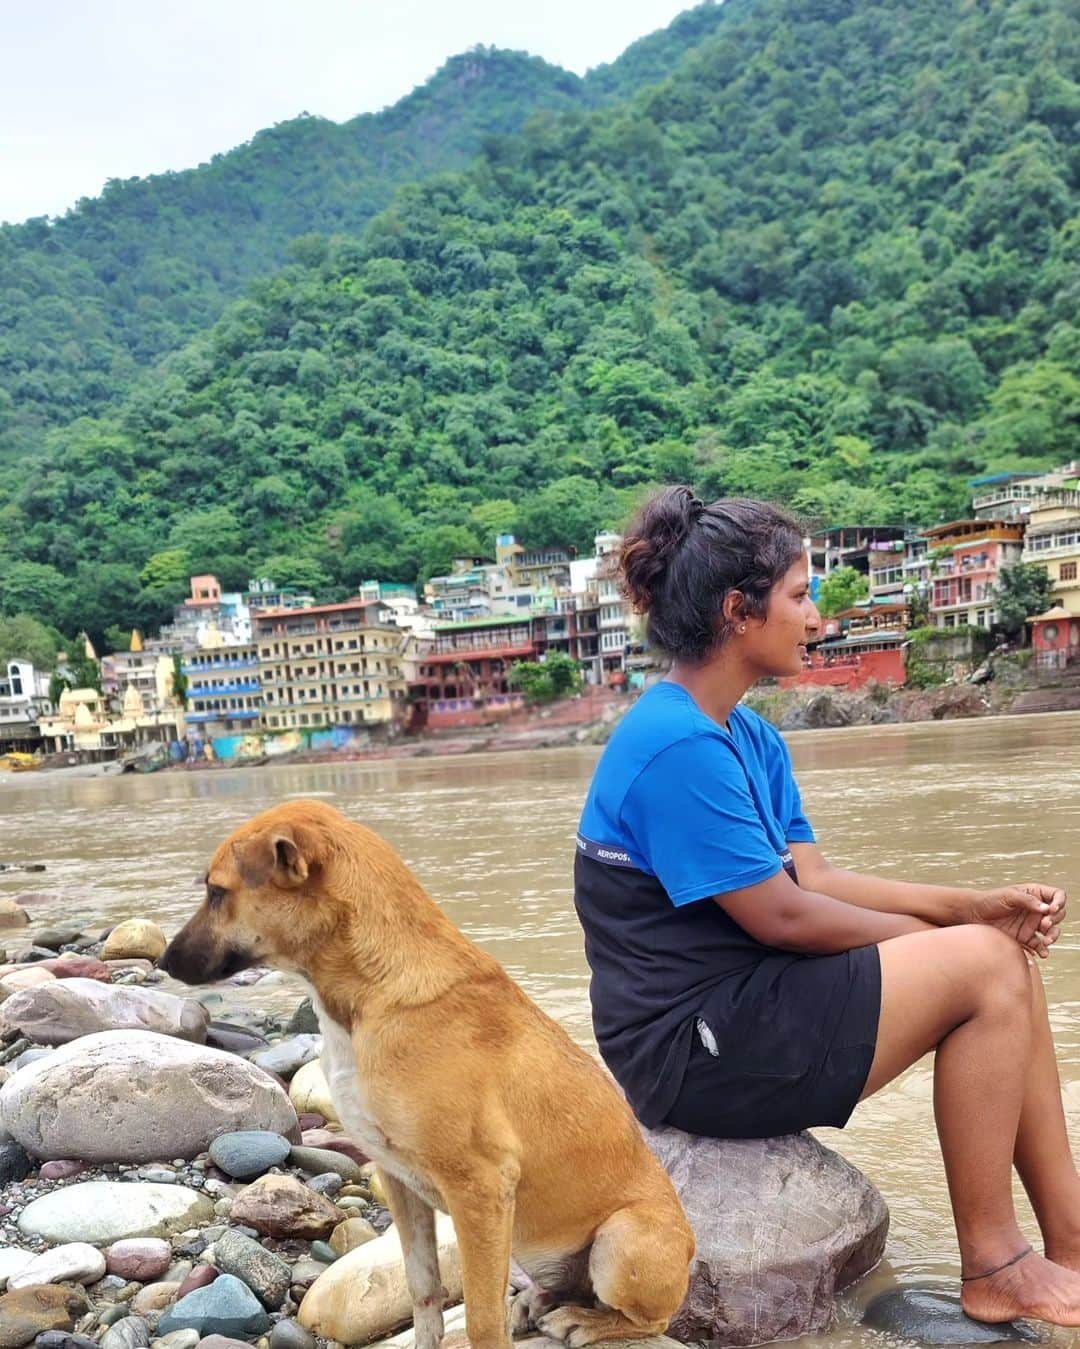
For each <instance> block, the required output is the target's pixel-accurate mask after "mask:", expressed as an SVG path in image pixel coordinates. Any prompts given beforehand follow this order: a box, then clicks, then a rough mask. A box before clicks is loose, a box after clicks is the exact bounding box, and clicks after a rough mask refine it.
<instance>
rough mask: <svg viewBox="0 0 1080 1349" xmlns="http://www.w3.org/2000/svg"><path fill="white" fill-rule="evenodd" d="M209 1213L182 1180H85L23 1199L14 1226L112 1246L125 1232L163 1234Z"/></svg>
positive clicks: (207, 1202)
mask: <svg viewBox="0 0 1080 1349" xmlns="http://www.w3.org/2000/svg"><path fill="white" fill-rule="evenodd" d="M213 1216H214V1204H213V1200H212V1199H210V1197H209V1196H208V1195H205V1194H199V1193H198V1191H196V1190H189V1189H188V1188H187V1187H186V1186H184V1185H156V1184H153V1183H151V1182H148V1181H147V1182H140V1183H131V1184H124V1183H123V1182H122V1181H115V1180H88V1181H86V1182H85V1183H84V1184H81V1185H69V1186H67V1187H66V1188H65V1189H61V1190H52V1191H50V1192H49V1193H48V1194H43V1195H41V1196H40V1198H38V1199H35V1200H33V1201H32V1202H31V1203H29V1204H27V1206H26V1208H24V1209H23V1211H22V1214H21V1215H20V1217H19V1231H20V1232H22V1233H23V1234H24V1235H25V1236H29V1237H42V1238H44V1240H45V1241H56V1242H69V1241H70V1242H82V1241H85V1242H89V1243H90V1244H91V1245H92V1246H111V1245H112V1244H113V1243H114V1242H117V1241H123V1240H125V1239H126V1238H128V1237H165V1236H171V1235H172V1234H173V1233H174V1232H183V1231H186V1230H187V1229H188V1228H189V1227H197V1226H198V1225H199V1224H200V1223H206V1222H209V1221H210V1219H211V1218H212V1217H213Z"/></svg>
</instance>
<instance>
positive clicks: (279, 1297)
mask: <svg viewBox="0 0 1080 1349" xmlns="http://www.w3.org/2000/svg"><path fill="white" fill-rule="evenodd" d="M214 1264H215V1265H216V1266H217V1268H218V1269H219V1270H220V1271H221V1273H222V1274H234V1275H235V1276H236V1277H237V1278H238V1279H240V1280H241V1282H243V1283H245V1284H247V1286H248V1287H249V1288H250V1289H251V1291H252V1292H253V1293H254V1294H255V1296H256V1297H257V1298H258V1299H259V1301H260V1302H261V1303H262V1304H263V1306H264V1307H266V1308H268V1309H269V1310H270V1311H277V1309H278V1308H279V1307H280V1306H281V1304H282V1303H283V1302H284V1301H285V1296H286V1294H287V1293H288V1291H289V1285H290V1284H291V1283H292V1266H291V1265H288V1264H287V1263H286V1262H285V1261H284V1260H282V1258H281V1256H280V1255H275V1254H274V1252H273V1251H268V1250H267V1249H266V1247H265V1246H260V1245H259V1243H258V1242H257V1241H252V1239H251V1237H245V1236H243V1235H242V1234H241V1233H240V1232H231V1231H230V1232H225V1233H224V1234H223V1235H222V1236H220V1237H218V1239H217V1241H215V1242H214Z"/></svg>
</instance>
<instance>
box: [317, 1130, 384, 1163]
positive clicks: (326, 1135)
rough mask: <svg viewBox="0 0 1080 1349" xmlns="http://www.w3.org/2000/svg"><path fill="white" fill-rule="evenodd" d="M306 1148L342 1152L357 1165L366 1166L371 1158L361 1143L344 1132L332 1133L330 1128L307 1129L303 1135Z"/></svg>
mask: <svg viewBox="0 0 1080 1349" xmlns="http://www.w3.org/2000/svg"><path fill="white" fill-rule="evenodd" d="M302 1138H303V1144H304V1147H305V1148H323V1149H324V1150H325V1151H326V1152H340V1153H341V1155H342V1156H343V1157H349V1158H351V1159H352V1160H353V1161H354V1162H355V1163H356V1164H357V1166H364V1165H365V1164H366V1163H367V1162H370V1161H371V1158H370V1157H369V1156H368V1155H367V1153H366V1152H363V1151H362V1150H361V1149H360V1146H359V1144H357V1143H354V1142H353V1141H352V1139H351V1138H346V1137H345V1136H344V1134H335V1133H331V1132H330V1130H329V1129H305V1130H304V1133H303V1135H302Z"/></svg>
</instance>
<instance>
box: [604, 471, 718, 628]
mask: <svg viewBox="0 0 1080 1349" xmlns="http://www.w3.org/2000/svg"><path fill="white" fill-rule="evenodd" d="M704 509H705V503H704V502H703V501H702V500H701V499H700V498H699V497H697V496H696V495H695V494H694V492H693V490H692V489H691V488H689V487H668V488H665V490H664V491H662V492H659V493H658V494H657V495H656V496H654V497H653V498H652V499H651V500H650V501H647V502H646V503H645V505H644V506H643V507H642V508H641V510H640V511H639V512H638V515H637V517H636V518H635V520H634V522H633V524H632V525H631V527H630V530H629V531H628V533H627V534H626V536H625V538H624V539H623V546H622V554H621V556H620V566H621V569H622V580H623V590H624V591H625V593H626V596H627V598H628V599H629V600H630V602H631V603H632V604H633V606H634V608H635V609H637V610H639V611H640V612H645V611H646V610H647V609H648V608H649V605H650V604H651V603H652V597H653V594H654V593H655V590H656V586H657V584H658V582H659V581H660V579H661V578H662V577H663V575H664V572H665V571H666V570H667V566H668V562H669V560H670V559H671V557H672V555H673V554H674V552H675V550H676V549H677V548H678V547H679V545H680V544H681V543H682V542H683V540H684V539H685V538H686V536H687V535H688V534H689V533H690V530H691V529H692V528H693V526H694V525H695V524H696V523H697V520H698V518H699V517H700V515H701V513H702V511H703V510H704Z"/></svg>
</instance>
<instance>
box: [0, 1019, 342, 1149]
mask: <svg viewBox="0 0 1080 1349" xmlns="http://www.w3.org/2000/svg"><path fill="white" fill-rule="evenodd" d="M2 1013H3V1008H2V1007H0V1014H2ZM289 1099H290V1100H291V1101H292V1103H293V1105H294V1106H295V1107H296V1113H297V1114H298V1115H303V1114H312V1115H322V1117H323V1119H325V1120H326V1121H327V1122H328V1123H331V1124H340V1123H341V1120H340V1119H339V1117H338V1112H337V1109H336V1108H335V1106H334V1102H333V1099H332V1098H331V1096H330V1084H329V1083H328V1082H327V1080H326V1074H325V1073H324V1072H323V1069H322V1063H321V1062H320V1061H319V1060H318V1059H312V1061H311V1062H310V1063H305V1064H304V1066H303V1067H302V1068H301V1069H300V1070H299V1072H298V1073H297V1074H296V1076H295V1077H294V1078H293V1080H292V1081H291V1082H290V1083H289Z"/></svg>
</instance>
